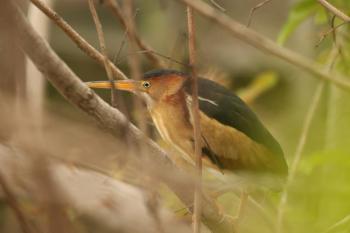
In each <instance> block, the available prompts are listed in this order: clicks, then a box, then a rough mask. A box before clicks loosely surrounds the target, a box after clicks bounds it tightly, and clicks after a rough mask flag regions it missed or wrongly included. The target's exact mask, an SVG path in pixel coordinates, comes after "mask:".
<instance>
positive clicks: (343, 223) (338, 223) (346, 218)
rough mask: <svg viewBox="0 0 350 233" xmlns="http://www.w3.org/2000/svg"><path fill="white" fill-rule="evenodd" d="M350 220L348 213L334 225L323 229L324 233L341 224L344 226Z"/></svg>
mask: <svg viewBox="0 0 350 233" xmlns="http://www.w3.org/2000/svg"><path fill="white" fill-rule="evenodd" d="M349 222H350V215H347V216H345V217H344V218H342V219H340V220H339V221H337V222H336V223H334V224H333V225H332V226H330V227H328V228H327V229H326V230H325V231H323V233H329V232H332V231H333V230H335V229H336V228H338V227H340V226H343V225H345V224H347V223H349Z"/></svg>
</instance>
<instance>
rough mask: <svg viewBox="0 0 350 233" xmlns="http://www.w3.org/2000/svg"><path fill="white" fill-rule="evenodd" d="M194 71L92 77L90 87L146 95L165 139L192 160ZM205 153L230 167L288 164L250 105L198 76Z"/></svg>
mask: <svg viewBox="0 0 350 233" xmlns="http://www.w3.org/2000/svg"><path fill="white" fill-rule="evenodd" d="M191 83H192V82H191V75H190V74H188V73H186V72H182V71H178V70H170V69H158V70H151V71H148V72H146V73H145V74H144V75H143V78H142V79H141V80H131V79H129V80H118V81H113V82H111V81H92V82H87V85H88V86H89V87H90V88H97V89H110V88H113V86H114V88H115V89H118V90H124V91H129V92H134V93H135V92H139V93H144V95H146V98H145V99H146V105H147V109H148V111H149V113H150V116H151V118H152V120H153V122H154V125H155V127H156V128H157V130H158V132H159V134H160V136H161V137H162V139H163V140H164V141H165V142H167V143H168V144H169V145H171V146H173V147H174V148H175V149H176V150H177V151H178V152H179V154H181V158H183V159H184V160H185V161H186V162H187V163H188V164H191V165H194V164H195V163H194V161H195V155H194V137H193V117H192V110H191V109H192V108H191V104H192V89H191ZM198 102H199V122H200V129H201V139H200V140H201V143H200V144H201V145H202V148H201V149H202V150H201V151H202V158H203V160H204V161H205V164H207V165H208V166H209V167H211V168H214V169H216V170H219V171H222V172H226V171H231V172H237V173H238V172H240V171H243V172H245V171H248V172H252V173H255V174H272V175H277V176H278V177H286V175H287V174H288V166H287V163H286V160H285V158H284V153H283V150H282V148H281V146H280V144H279V143H278V142H277V140H276V139H275V138H274V137H273V136H272V134H271V133H270V132H269V131H268V130H267V128H266V127H265V126H264V125H263V124H262V122H261V121H260V120H259V118H258V117H257V115H256V114H255V113H254V112H253V111H252V110H251V108H250V107H249V106H248V105H247V104H246V103H245V102H244V101H243V100H242V99H240V98H239V97H238V96H237V95H235V94H234V93H233V92H232V91H230V90H229V89H227V88H225V87H223V86H221V85H220V84H218V83H216V82H214V81H211V80H209V79H205V78H200V77H199V78H198Z"/></svg>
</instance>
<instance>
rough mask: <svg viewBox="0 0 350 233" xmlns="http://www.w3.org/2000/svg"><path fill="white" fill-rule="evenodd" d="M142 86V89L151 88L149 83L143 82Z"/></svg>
mask: <svg viewBox="0 0 350 233" xmlns="http://www.w3.org/2000/svg"><path fill="white" fill-rule="evenodd" d="M142 86H143V87H144V88H149V87H151V83H150V82H147V81H146V82H143V83H142Z"/></svg>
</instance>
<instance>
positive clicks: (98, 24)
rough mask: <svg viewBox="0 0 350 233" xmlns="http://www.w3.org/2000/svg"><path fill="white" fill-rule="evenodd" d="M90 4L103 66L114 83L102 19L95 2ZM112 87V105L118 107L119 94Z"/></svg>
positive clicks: (91, 1) (91, 0)
mask: <svg viewBox="0 0 350 233" xmlns="http://www.w3.org/2000/svg"><path fill="white" fill-rule="evenodd" d="M88 3H89V9H90V13H91V16H92V19H93V20H94V23H95V27H96V31H97V37H98V42H99V44H100V50H101V53H102V55H103V58H104V59H103V64H104V67H105V70H106V73H107V77H108V79H109V81H110V82H111V83H113V81H114V78H113V75H112V71H111V68H110V66H109V65H108V62H109V59H108V54H107V49H106V41H105V37H104V35H103V29H102V24H101V21H100V19H99V17H98V14H97V11H96V8H95V4H94V1H93V0H88ZM111 86H112V88H111V104H112V106H113V107H116V106H117V105H116V101H117V93H116V90H115V87H114V85H111Z"/></svg>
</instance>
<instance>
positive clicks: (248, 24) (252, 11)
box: [247, 0, 272, 27]
mask: <svg viewBox="0 0 350 233" xmlns="http://www.w3.org/2000/svg"><path fill="white" fill-rule="evenodd" d="M271 1H272V0H264V1H263V2H260V3H259V4H257V5H256V6H254V7H253V8H252V9H251V10H250V13H249V17H248V23H247V27H249V26H250V24H251V23H252V20H253V15H254V13H255V11H256V10H258V9H259V8H261V7H263V6H265V5H266V4H267V3H269V2H271Z"/></svg>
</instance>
